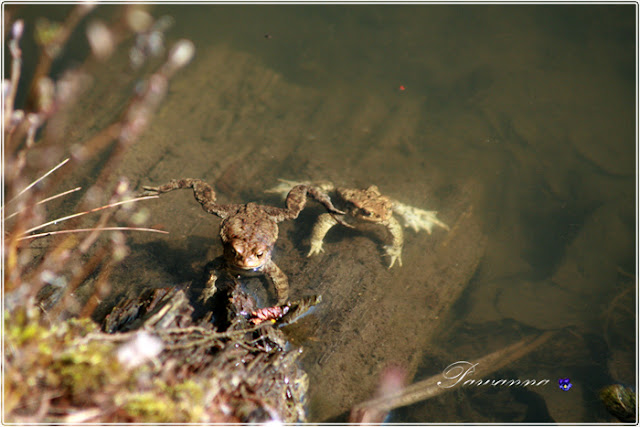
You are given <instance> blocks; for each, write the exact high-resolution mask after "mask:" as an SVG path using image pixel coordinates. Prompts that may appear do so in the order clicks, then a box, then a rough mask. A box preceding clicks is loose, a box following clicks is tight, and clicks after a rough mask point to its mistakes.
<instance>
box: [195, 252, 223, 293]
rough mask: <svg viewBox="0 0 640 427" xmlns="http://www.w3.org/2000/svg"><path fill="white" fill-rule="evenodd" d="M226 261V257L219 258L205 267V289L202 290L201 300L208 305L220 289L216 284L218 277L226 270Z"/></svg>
mask: <svg viewBox="0 0 640 427" xmlns="http://www.w3.org/2000/svg"><path fill="white" fill-rule="evenodd" d="M225 265H226V263H225V260H224V257H222V256H219V257H217V258H216V259H214V260H213V261H211V262H210V263H208V264H207V265H206V266H205V267H204V270H205V284H204V289H203V290H202V294H201V295H200V298H199V300H200V301H202V302H203V303H206V302H207V300H208V299H209V298H211V297H212V296H213V294H215V293H216V291H217V290H218V288H217V287H216V282H217V281H218V275H219V274H220V271H222V269H223V268H225Z"/></svg>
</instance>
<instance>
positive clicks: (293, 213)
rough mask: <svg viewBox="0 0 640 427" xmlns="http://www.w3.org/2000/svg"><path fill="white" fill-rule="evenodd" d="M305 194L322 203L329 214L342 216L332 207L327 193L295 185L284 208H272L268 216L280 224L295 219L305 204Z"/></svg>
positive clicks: (339, 211)
mask: <svg viewBox="0 0 640 427" xmlns="http://www.w3.org/2000/svg"><path fill="white" fill-rule="evenodd" d="M307 194H308V195H310V196H311V197H313V198H314V199H316V200H317V201H319V202H320V203H322V204H323V205H324V207H325V208H327V210H328V211H329V212H333V213H336V214H344V212H342V211H341V210H338V209H337V208H336V207H335V206H333V203H331V198H329V195H328V194H327V193H325V192H324V191H322V190H321V189H320V188H317V187H313V186H309V185H305V184H300V185H296V186H295V187H293V188H292V189H291V191H289V194H288V195H287V199H286V200H285V205H286V208H284V209H282V208H273V209H271V210H270V211H269V214H270V215H271V217H272V218H273V219H274V221H276V222H281V221H284V220H286V219H296V218H297V217H298V215H299V214H300V212H301V211H302V209H304V207H305V205H306V204H307Z"/></svg>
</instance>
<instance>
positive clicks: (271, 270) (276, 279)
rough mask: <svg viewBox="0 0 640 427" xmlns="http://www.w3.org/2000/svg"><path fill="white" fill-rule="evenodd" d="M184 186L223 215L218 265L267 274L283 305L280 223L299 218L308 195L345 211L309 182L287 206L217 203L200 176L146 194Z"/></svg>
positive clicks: (209, 209) (289, 197) (206, 294)
mask: <svg viewBox="0 0 640 427" xmlns="http://www.w3.org/2000/svg"><path fill="white" fill-rule="evenodd" d="M183 188H192V189H193V193H194V196H195V199H196V200H197V201H198V203H200V204H201V205H202V208H203V209H204V210H205V211H206V212H208V213H211V214H214V215H217V216H218V217H220V218H222V223H221V226H220V238H221V240H222V245H223V248H224V252H223V253H224V254H223V255H222V257H219V258H217V259H216V261H214V264H215V265H216V266H219V267H220V268H225V269H227V270H229V271H230V272H231V273H232V274H242V275H264V276H265V277H266V278H267V280H268V281H269V282H271V283H272V284H273V286H274V288H275V290H276V295H277V297H278V303H279V304H282V303H284V302H286V300H287V298H288V296H289V281H288V279H287V276H286V275H285V274H284V273H283V272H282V270H280V268H278V266H277V265H276V264H275V263H274V262H273V261H272V260H271V251H272V250H273V247H274V245H275V243H276V240H277V239H278V223H279V222H282V221H284V220H287V219H295V218H297V217H298V215H299V213H300V211H302V209H303V208H304V207H305V205H306V202H307V194H309V195H310V196H311V197H313V198H314V199H316V200H318V201H319V202H320V203H322V204H323V205H324V206H325V207H326V208H327V210H329V211H330V212H334V213H337V214H342V213H344V212H342V211H339V210H337V209H336V208H335V207H334V206H333V204H332V203H331V200H330V199H329V196H327V195H326V194H325V193H323V192H321V191H320V190H318V189H317V188H315V187H310V186H307V185H296V186H294V187H293V188H291V189H290V191H289V192H288V193H287V196H286V201H285V205H286V207H285V208H277V207H273V206H263V205H258V204H256V203H247V204H246V205H242V204H226V205H223V204H219V203H216V193H215V191H214V189H213V187H211V186H210V185H209V184H207V183H206V182H204V181H202V180H200V179H192V178H185V179H174V180H172V181H170V182H168V183H167V184H164V185H161V186H159V187H144V189H145V190H146V194H162V193H168V192H169V191H173V190H178V189H183ZM216 279H217V275H216V272H215V270H214V272H213V274H212V276H211V279H210V280H209V282H208V284H207V289H206V290H205V292H204V295H203V298H204V299H205V300H206V299H208V298H209V297H210V296H211V295H213V293H214V292H215V282H216Z"/></svg>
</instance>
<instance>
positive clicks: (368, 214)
mask: <svg viewBox="0 0 640 427" xmlns="http://www.w3.org/2000/svg"><path fill="white" fill-rule="evenodd" d="M360 213H361V214H362V216H371V215H372V212H371V211H368V210H366V209H361V210H360Z"/></svg>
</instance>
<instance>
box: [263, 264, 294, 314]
mask: <svg viewBox="0 0 640 427" xmlns="http://www.w3.org/2000/svg"><path fill="white" fill-rule="evenodd" d="M262 272H263V273H264V275H265V277H266V278H267V280H268V281H269V282H270V283H272V284H273V287H274V288H275V290H276V296H277V297H278V304H284V303H285V302H287V299H288V298H289V279H288V278H287V275H286V274H284V273H283V272H282V270H280V267H278V266H277V265H276V263H275V262H273V261H272V260H269V262H268V263H266V264H265V266H264V267H263V269H262Z"/></svg>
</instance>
